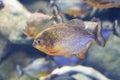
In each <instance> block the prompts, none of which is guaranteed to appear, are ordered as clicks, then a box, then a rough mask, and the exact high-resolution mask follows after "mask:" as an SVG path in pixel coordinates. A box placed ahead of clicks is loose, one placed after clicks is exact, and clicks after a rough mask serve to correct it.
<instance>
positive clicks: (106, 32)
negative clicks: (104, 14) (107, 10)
mask: <svg viewBox="0 0 120 80" xmlns="http://www.w3.org/2000/svg"><path fill="white" fill-rule="evenodd" d="M84 24H85V29H86V30H88V32H89V33H92V32H93V31H94V29H95V27H96V26H97V25H98V22H95V21H84ZM100 26H101V28H102V29H101V33H102V34H101V35H102V37H103V39H104V41H103V39H102V41H101V42H102V44H103V45H102V46H105V44H106V42H107V40H108V39H109V37H110V35H112V34H113V35H115V36H117V37H120V34H119V33H118V21H117V20H115V21H114V23H113V24H110V22H101V24H100Z"/></svg>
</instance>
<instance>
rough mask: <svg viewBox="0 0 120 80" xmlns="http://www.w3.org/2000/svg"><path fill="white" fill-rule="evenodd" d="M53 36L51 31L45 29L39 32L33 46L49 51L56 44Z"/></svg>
mask: <svg viewBox="0 0 120 80" xmlns="http://www.w3.org/2000/svg"><path fill="white" fill-rule="evenodd" d="M53 37H54V36H52V34H50V33H49V31H43V32H42V33H40V34H38V35H37V37H36V38H35V39H34V42H33V46H34V47H35V48H36V49H38V50H40V51H43V52H45V53H49V51H51V49H52V47H53V44H54V39H53Z"/></svg>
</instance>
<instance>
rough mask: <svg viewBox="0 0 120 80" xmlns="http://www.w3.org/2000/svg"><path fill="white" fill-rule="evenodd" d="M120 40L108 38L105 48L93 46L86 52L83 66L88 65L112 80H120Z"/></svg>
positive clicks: (113, 37) (112, 37)
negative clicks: (86, 56)
mask: <svg viewBox="0 0 120 80" xmlns="http://www.w3.org/2000/svg"><path fill="white" fill-rule="evenodd" d="M119 44H120V38H118V37H116V36H110V38H109V39H108V41H107V44H106V46H105V47H104V48H103V47H99V46H93V47H91V48H90V50H89V51H88V58H87V60H86V63H85V65H87V66H88V65H89V66H91V67H93V68H95V69H97V70H99V71H100V72H102V73H103V74H104V75H106V76H108V77H109V78H110V79H112V80H118V79H120V68H119V66H120V64H119V63H120V59H119V56H120V49H119V47H120V45H119Z"/></svg>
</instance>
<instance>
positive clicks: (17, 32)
mask: <svg viewBox="0 0 120 80" xmlns="http://www.w3.org/2000/svg"><path fill="white" fill-rule="evenodd" d="M3 3H4V5H5V8H3V9H2V10H0V16H1V17H0V33H1V34H2V35H3V36H5V37H6V38H7V39H8V40H10V41H11V42H13V43H18V41H19V43H23V42H24V41H25V37H22V35H23V29H24V27H25V25H26V19H27V18H28V17H29V16H30V14H31V13H30V12H29V11H27V10H26V9H25V8H24V7H23V6H22V5H21V4H20V3H19V2H18V1H17V0H3Z"/></svg>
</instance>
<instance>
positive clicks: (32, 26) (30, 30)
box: [24, 12, 54, 38]
mask: <svg viewBox="0 0 120 80" xmlns="http://www.w3.org/2000/svg"><path fill="white" fill-rule="evenodd" d="M53 23H54V17H53V16H52V15H47V14H44V13H42V12H35V13H33V14H32V15H31V16H30V17H29V19H28V20H27V24H26V26H25V29H24V34H25V35H27V36H29V37H31V38H35V37H36V35H37V34H38V33H39V32H41V31H43V30H44V29H46V28H48V27H49V26H51V25H52V24H53Z"/></svg>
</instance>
